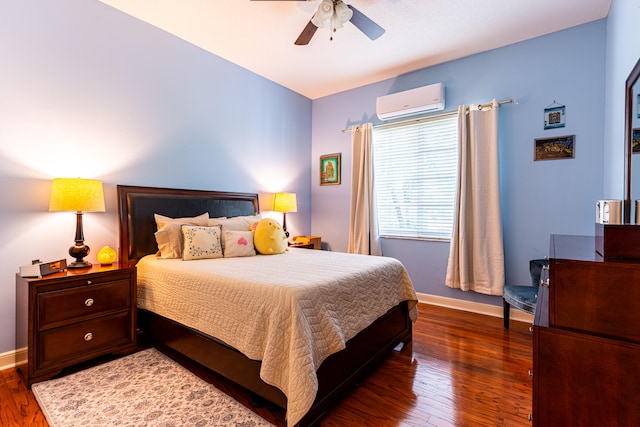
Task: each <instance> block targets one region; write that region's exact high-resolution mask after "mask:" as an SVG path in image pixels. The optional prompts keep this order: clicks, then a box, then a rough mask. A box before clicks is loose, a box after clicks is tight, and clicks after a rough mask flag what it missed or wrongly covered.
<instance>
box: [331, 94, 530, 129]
mask: <svg viewBox="0 0 640 427" xmlns="http://www.w3.org/2000/svg"><path fill="white" fill-rule="evenodd" d="M511 103H513V104H517V103H518V100H517V99H516V98H511V99H505V100H503V101H498V106H500V105H503V104H511ZM487 107H491V102H487V103H486V104H480V105H478V110H482V109H483V108H487ZM467 111H469V107H467ZM456 114H458V110H452V111H445V112H442V113H433V114H427V115H424V116H418V117H413V118H411V119H404V120H396V121H394V122H386V123H378V124H375V125H373V127H374V128H376V127H386V126H399V125H404V124H407V123H413V122H422V121H425V120H432V119H439V118H442V117H449V116H454V115H456ZM356 127H357V126H356ZM352 129H353V128H351V129H342V130H341V132H342V133H345V132H352Z"/></svg>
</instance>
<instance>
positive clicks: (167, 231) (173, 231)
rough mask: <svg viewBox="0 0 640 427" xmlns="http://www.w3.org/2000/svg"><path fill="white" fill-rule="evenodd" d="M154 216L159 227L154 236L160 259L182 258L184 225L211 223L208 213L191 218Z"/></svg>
mask: <svg viewBox="0 0 640 427" xmlns="http://www.w3.org/2000/svg"><path fill="white" fill-rule="evenodd" d="M153 216H154V219H155V221H156V225H157V226H158V231H156V232H155V234H154V235H155V237H156V243H157V244H158V251H159V252H160V254H159V256H160V258H182V231H181V230H180V226H181V225H182V224H188V225H207V223H208V221H209V214H208V213H207V212H205V213H203V214H201V215H198V216H196V217H191V218H170V217H168V216H163V215H159V214H154V215H153Z"/></svg>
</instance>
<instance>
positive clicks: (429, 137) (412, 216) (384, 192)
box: [373, 115, 458, 239]
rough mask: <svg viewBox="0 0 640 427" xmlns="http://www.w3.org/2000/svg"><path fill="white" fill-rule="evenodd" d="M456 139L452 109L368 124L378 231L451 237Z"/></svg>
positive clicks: (384, 234) (404, 235)
mask: <svg viewBox="0 0 640 427" xmlns="http://www.w3.org/2000/svg"><path fill="white" fill-rule="evenodd" d="M457 139H458V119H457V115H452V116H448V117H441V118H436V119H433V120H428V121H423V122H418V123H410V124H403V125H401V126H391V127H380V128H375V127H374V130H373V165H374V166H373V170H374V192H375V196H376V204H377V211H378V223H379V231H380V235H381V236H382V237H399V238H415V239H450V238H451V230H452V221H453V209H454V206H455V192H456V178H457V162H458V143H457Z"/></svg>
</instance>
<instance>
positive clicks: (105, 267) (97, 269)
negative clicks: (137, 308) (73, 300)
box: [16, 262, 135, 281]
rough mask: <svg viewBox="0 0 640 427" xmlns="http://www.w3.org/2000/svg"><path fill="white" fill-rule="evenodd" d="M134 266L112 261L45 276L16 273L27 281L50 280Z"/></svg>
mask: <svg viewBox="0 0 640 427" xmlns="http://www.w3.org/2000/svg"><path fill="white" fill-rule="evenodd" d="M133 268H135V267H132V266H129V265H127V264H121V263H117V262H114V263H113V264H111V265H100V264H93V265H92V266H91V267H89V268H76V269H73V268H69V269H67V270H65V271H61V272H59V273H53V274H48V275H46V276H42V277H22V276H20V273H16V275H17V276H18V277H20V278H22V279H24V280H27V281H31V280H50V279H61V278H71V277H82V276H84V275H87V274H96V273H109V272H116V271H123V270H130V269H133Z"/></svg>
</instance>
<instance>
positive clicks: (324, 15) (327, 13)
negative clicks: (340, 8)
mask: <svg viewBox="0 0 640 427" xmlns="http://www.w3.org/2000/svg"><path fill="white" fill-rule="evenodd" d="M332 16H333V0H322V2H320V4H319V5H318V9H317V10H316V13H314V14H313V18H311V22H312V23H313V25H315V26H316V27H318V28H324V27H325V26H326V23H327V22H328V21H329V19H330V18H331V17H332Z"/></svg>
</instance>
